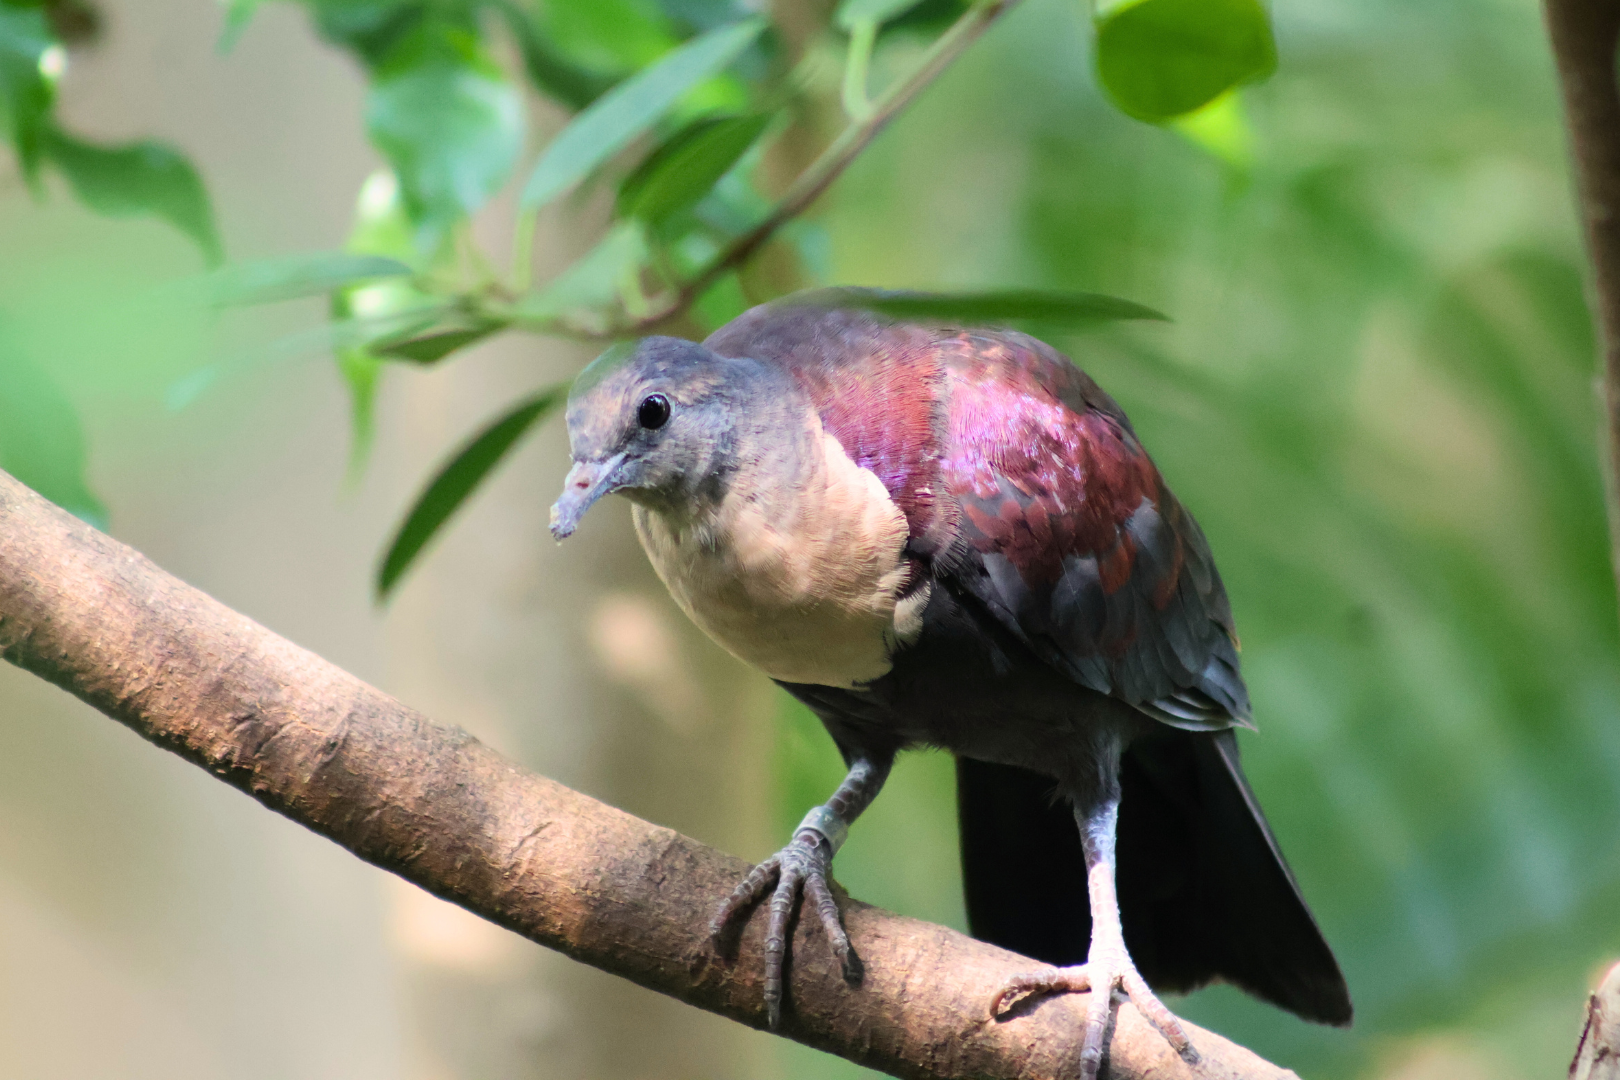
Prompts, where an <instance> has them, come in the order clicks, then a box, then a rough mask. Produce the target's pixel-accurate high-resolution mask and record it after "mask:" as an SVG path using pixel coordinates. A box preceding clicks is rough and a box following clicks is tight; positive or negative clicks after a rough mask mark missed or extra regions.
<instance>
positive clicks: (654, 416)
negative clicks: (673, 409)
mask: <svg viewBox="0 0 1620 1080" xmlns="http://www.w3.org/2000/svg"><path fill="white" fill-rule="evenodd" d="M668 420H669V398H667V397H665V396H664V395H663V394H651V395H649V396H648V397H647V399H646V400H644V401H643V402H642V403H641V407H640V408H638V409H637V410H636V422H637V423H639V424H640V425H641V426H642V427H644V428H646V429H647V430H648V431H653V430H655V429H657V428H661V427H663V426H664V424H665V423H666V422H667V421H668Z"/></svg>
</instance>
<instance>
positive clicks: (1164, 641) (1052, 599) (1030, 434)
mask: <svg viewBox="0 0 1620 1080" xmlns="http://www.w3.org/2000/svg"><path fill="white" fill-rule="evenodd" d="M940 347H941V350H942V353H943V361H944V367H945V372H946V376H947V390H946V392H947V394H948V398H947V404H946V413H947V417H946V422H947V428H948V432H947V436H946V440H945V448H944V454H943V455H942V460H941V480H942V482H943V485H944V487H945V489H946V491H947V492H949V494H950V495H951V496H953V497H954V499H955V501H956V502H957V504H958V505H959V506H960V509H961V514H960V519H959V523H958V528H959V532H958V535H957V539H956V542H955V543H954V544H953V545H952V551H951V554H950V556H948V557H947V559H946V560H945V571H946V573H947V574H948V575H949V578H950V580H951V581H952V582H953V583H954V584H956V586H957V587H958V588H961V589H963V590H964V591H966V592H967V593H969V594H971V595H972V596H974V597H976V598H977V599H978V600H979V601H980V602H982V604H983V606H984V607H985V608H987V609H988V610H989V612H990V613H991V614H992V616H994V617H995V618H996V619H997V621H998V622H1000V623H1001V624H1002V625H1003V626H1005V627H1006V628H1007V629H1009V630H1011V631H1012V632H1013V633H1014V634H1015V635H1017V636H1018V637H1019V638H1021V639H1022V640H1023V641H1025V642H1026V643H1027V644H1028V645H1029V646H1030V647H1031V648H1032V649H1033V650H1034V651H1035V652H1036V653H1037V654H1038V655H1040V656H1041V657H1042V658H1043V659H1045V660H1046V661H1047V662H1048V663H1050V664H1052V665H1053V666H1054V667H1056V668H1058V669H1059V670H1060V671H1063V672H1065V673H1066V674H1068V675H1069V676H1070V677H1071V678H1073V679H1075V680H1076V681H1077V682H1079V683H1081V684H1083V685H1085V686H1088V687H1090V688H1092V689H1094V690H1097V691H1099V692H1101V693H1105V694H1111V695H1113V696H1115V697H1117V698H1120V699H1122V700H1124V701H1125V702H1127V703H1129V704H1131V705H1133V706H1135V707H1137V708H1139V709H1141V710H1142V711H1143V712H1146V713H1148V714H1149V715H1151V716H1154V717H1156V718H1157V719H1159V720H1162V721H1164V722H1165V723H1168V724H1172V725H1174V726H1176V727H1181V728H1188V729H1193V730H1210V729H1219V728H1226V727H1230V726H1232V725H1233V724H1243V725H1247V724H1248V723H1249V717H1250V709H1249V697H1248V691H1247V690H1246V689H1245V687H1244V685H1243V679H1242V676H1241V675H1240V674H1239V671H1238V656H1237V646H1236V640H1237V639H1236V634H1235V632H1234V630H1233V626H1232V612H1231V607H1230V605H1229V604H1228V602H1227V599H1226V590H1225V589H1224V587H1223V586H1222V585H1221V579H1220V575H1219V573H1217V572H1216V570H1215V563H1214V560H1213V559H1212V558H1211V556H1210V552H1209V544H1208V542H1207V541H1206V540H1205V539H1204V535H1203V533H1202V532H1201V531H1200V530H1199V528H1198V524H1197V522H1195V521H1194V520H1193V518H1192V515H1191V514H1189V513H1188V512H1187V511H1186V510H1185V509H1183V508H1182V506H1181V504H1180V503H1179V502H1177V501H1176V498H1175V496H1174V495H1172V494H1171V493H1170V490H1169V489H1168V488H1167V487H1166V486H1165V484H1164V481H1163V479H1162V478H1161V477H1160V476H1159V470H1158V469H1157V468H1156V467H1155V466H1154V464H1153V461H1152V460H1151V459H1150V458H1149V457H1148V455H1147V452H1146V451H1145V450H1143V449H1142V445H1141V444H1140V443H1139V442H1138V441H1137V439H1136V434H1135V432H1134V431H1133V430H1132V429H1131V425H1130V421H1129V420H1127V419H1126V418H1125V414H1124V412H1122V411H1121V410H1120V408H1119V406H1118V405H1116V404H1115V403H1114V401H1113V399H1111V398H1110V397H1109V396H1108V395H1107V394H1105V393H1104V392H1103V391H1102V390H1101V388H1099V387H1098V386H1097V384H1096V383H1094V382H1093V381H1092V380H1091V379H1090V378H1089V377H1087V376H1086V374H1085V373H1084V372H1082V371H1081V370H1080V369H1079V368H1077V367H1075V366H1074V365H1073V364H1071V363H1069V362H1068V360H1067V359H1065V358H1064V357H1063V356H1062V355H1060V354H1059V353H1057V352H1056V351H1055V350H1053V349H1051V348H1049V347H1048V346H1046V345H1044V344H1042V343H1041V342H1039V341H1036V340H1035V339H1034V338H1031V337H1028V336H1026V335H1023V334H1017V333H1012V332H990V331H979V332H962V333H960V334H957V335H955V336H954V337H952V338H948V339H944V340H942V341H941V342H940Z"/></svg>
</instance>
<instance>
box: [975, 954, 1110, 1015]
mask: <svg viewBox="0 0 1620 1080" xmlns="http://www.w3.org/2000/svg"><path fill="white" fill-rule="evenodd" d="M1090 989H1091V972H1090V970H1089V969H1088V968H1087V967H1086V965H1084V964H1081V965H1079V966H1078V967H1066V968H1047V969H1046V970H1045V971H1032V972H1028V973H1026V974H1023V975H1015V976H1013V978H1011V979H1009V980H1008V982H1007V985H1005V986H1003V987H1002V988H1001V989H1000V990H999V991H998V992H997V993H996V996H995V1000H993V1001H991V1002H990V1019H992V1020H995V1019H999V1018H1000V1017H1001V1015H1002V1013H1004V1012H1006V1010H1007V1009H1008V1007H1010V1006H1011V1005H1012V1003H1013V1002H1015V1001H1017V1000H1018V999H1019V998H1026V997H1031V996H1034V995H1038V994H1059V993H1061V994H1083V993H1085V992H1086V991H1088V990H1090Z"/></svg>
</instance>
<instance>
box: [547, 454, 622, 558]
mask: <svg viewBox="0 0 1620 1080" xmlns="http://www.w3.org/2000/svg"><path fill="white" fill-rule="evenodd" d="M622 464H624V455H623V454H614V455H613V456H612V457H610V458H606V459H605V460H602V461H576V462H574V467H573V468H572V469H569V470H568V478H567V479H566V480H564V481H563V492H562V495H560V496H558V498H557V501H556V503H555V504H554V505H553V506H552V507H551V535H552V536H555V537H556V538H557V539H558V540H566V539H568V538H569V537H570V536H572V535H573V534H574V530H575V529H577V528H578V527H579V519H580V518H582V517H584V516H585V511H587V510H589V509H590V508H591V504H592V503H594V502H596V500H597V499H600V498H601V497H602V496H604V495H606V494H608V493H610V492H612V491H615V490H617V488H616V486H615V483H614V481H615V480H617V478H618V477H617V473H618V471H619V466H620V465H622Z"/></svg>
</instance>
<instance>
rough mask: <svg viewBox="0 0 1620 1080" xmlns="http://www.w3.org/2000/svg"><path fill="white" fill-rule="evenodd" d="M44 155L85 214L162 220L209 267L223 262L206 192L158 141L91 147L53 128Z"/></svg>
mask: <svg viewBox="0 0 1620 1080" xmlns="http://www.w3.org/2000/svg"><path fill="white" fill-rule="evenodd" d="M44 150H45V154H46V156H47V157H48V158H49V159H50V162H51V164H52V165H55V166H56V167H57V168H58V169H60V170H61V171H62V175H64V176H66V177H67V180H68V183H69V184H70V185H72V187H73V193H74V194H75V195H77V196H78V197H79V200H80V201H81V202H83V203H84V204H85V205H86V206H88V207H89V208H90V209H92V210H94V211H96V212H97V213H99V214H106V215H108V216H109V217H130V216H138V215H145V214H150V215H153V216H155V217H160V218H163V219H164V220H165V221H167V222H168V223H169V224H171V225H173V226H174V227H175V228H177V229H179V230H180V231H181V232H183V233H185V234H186V235H187V236H189V237H190V238H191V239H192V241H193V242H194V243H195V244H196V245H197V246H198V247H199V248H201V249H202V253H203V257H204V258H206V259H207V260H208V261H209V262H210V263H214V264H217V263H219V262H220V261H221V260H222V259H223V258H224V253H223V251H222V250H221V249H220V243H219V234H218V233H217V232H215V231H214V211H213V208H212V207H211V206H210V205H209V203H208V192H207V191H205V190H204V189H203V184H202V179H201V178H200V177H198V175H197V170H195V169H193V168H192V167H191V163H190V162H188V161H187V160H186V159H185V158H184V157H183V156H181V154H180V153H179V152H178V151H176V150H174V149H172V148H170V147H168V146H165V145H163V144H162V143H157V142H137V143H129V144H126V145H123V146H95V145H93V144H91V143H87V142H81V141H80V140H78V139H76V138H74V137H73V136H71V135H68V134H66V133H65V132H62V131H60V130H58V129H56V128H54V127H53V128H48V129H47V130H46V132H45V137H44Z"/></svg>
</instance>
